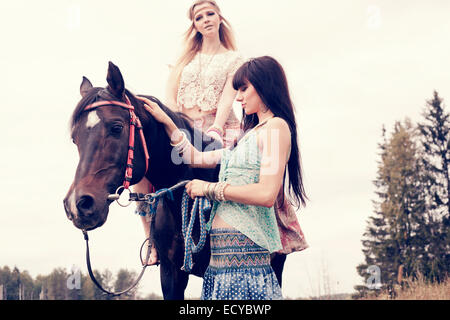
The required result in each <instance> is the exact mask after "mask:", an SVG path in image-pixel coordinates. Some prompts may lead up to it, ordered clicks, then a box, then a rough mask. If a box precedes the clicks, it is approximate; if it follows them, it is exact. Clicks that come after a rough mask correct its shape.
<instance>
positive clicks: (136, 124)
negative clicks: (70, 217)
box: [84, 95, 150, 194]
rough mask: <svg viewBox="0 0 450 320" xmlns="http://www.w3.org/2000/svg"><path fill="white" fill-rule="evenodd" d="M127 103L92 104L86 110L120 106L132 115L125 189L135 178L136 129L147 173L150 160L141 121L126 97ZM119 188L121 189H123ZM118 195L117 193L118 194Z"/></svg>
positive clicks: (113, 101) (110, 101)
mask: <svg viewBox="0 0 450 320" xmlns="http://www.w3.org/2000/svg"><path fill="white" fill-rule="evenodd" d="M125 99H126V103H124V102H120V101H115V100H103V101H98V102H94V103H91V104H90V105H88V106H86V107H85V108H84V111H91V110H94V109H97V108H99V107H103V106H119V107H121V108H124V109H127V110H128V111H129V113H130V135H129V139H128V158H127V166H126V169H125V177H124V181H123V184H122V186H121V187H123V188H124V189H128V188H129V187H130V183H131V179H132V177H133V159H134V142H135V129H137V130H139V134H140V137H141V143H142V148H143V149H144V155H145V173H144V176H145V175H146V174H147V171H148V160H149V159H150V156H149V154H148V150H147V143H146V141H145V137H144V132H143V128H142V124H141V121H140V120H139V118H138V117H137V116H136V114H135V113H134V107H133V105H132V104H131V102H130V99H128V97H127V96H126V95H125ZM121 187H119V188H121ZM116 194H117V192H116Z"/></svg>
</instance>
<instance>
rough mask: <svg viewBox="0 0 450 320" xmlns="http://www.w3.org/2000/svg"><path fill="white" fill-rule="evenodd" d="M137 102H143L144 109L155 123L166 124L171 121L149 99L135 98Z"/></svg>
mask: <svg viewBox="0 0 450 320" xmlns="http://www.w3.org/2000/svg"><path fill="white" fill-rule="evenodd" d="M137 98H138V99H139V100H141V101H142V102H144V108H145V110H147V112H149V113H150V114H151V115H152V117H153V118H155V120H156V121H158V122H161V123H162V124H168V123H170V122H171V121H172V119H170V117H169V116H168V115H167V114H166V113H165V112H164V111H163V110H162V109H161V107H160V106H159V105H158V104H157V103H156V102H153V101H151V100H150V99H147V98H144V97H137Z"/></svg>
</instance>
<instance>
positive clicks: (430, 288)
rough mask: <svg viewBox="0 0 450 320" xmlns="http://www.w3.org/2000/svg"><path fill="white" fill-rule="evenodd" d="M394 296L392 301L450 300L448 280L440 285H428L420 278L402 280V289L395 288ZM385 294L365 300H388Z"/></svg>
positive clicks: (449, 279)
mask: <svg viewBox="0 0 450 320" xmlns="http://www.w3.org/2000/svg"><path fill="white" fill-rule="evenodd" d="M395 292H396V296H395V297H393V299H394V300H450V278H447V279H446V280H445V281H443V282H441V283H430V282H428V281H426V280H425V279H424V278H423V277H422V276H419V277H418V278H417V279H411V278H408V279H405V280H403V289H402V288H401V287H400V286H399V285H396V286H395ZM388 299H390V297H389V294H388V293H387V292H383V293H381V294H379V295H378V296H377V297H367V298H366V299H365V300H388Z"/></svg>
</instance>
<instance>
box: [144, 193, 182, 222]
mask: <svg viewBox="0 0 450 320" xmlns="http://www.w3.org/2000/svg"><path fill="white" fill-rule="evenodd" d="M165 195H167V196H168V198H169V199H170V200H172V201H173V199H174V198H173V193H172V189H171V188H164V189H159V190H158V191H156V192H155V193H151V194H149V195H147V196H148V199H147V200H146V201H145V204H147V205H148V210H146V209H142V210H140V211H136V213H137V214H139V215H140V216H142V217H145V216H146V215H149V216H150V217H151V218H153V217H154V216H155V214H156V209H158V203H159V200H160V199H161V198H162V197H164V196H165Z"/></svg>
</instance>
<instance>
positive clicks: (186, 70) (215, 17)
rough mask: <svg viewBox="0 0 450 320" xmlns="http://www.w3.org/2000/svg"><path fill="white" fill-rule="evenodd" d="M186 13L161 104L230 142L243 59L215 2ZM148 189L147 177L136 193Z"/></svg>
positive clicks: (202, 0) (141, 208)
mask: <svg viewBox="0 0 450 320" xmlns="http://www.w3.org/2000/svg"><path fill="white" fill-rule="evenodd" d="M188 17H189V19H190V21H191V25H190V27H189V29H188V30H187V32H186V34H185V48H184V51H183V53H182V54H181V56H180V58H179V59H178V61H177V63H176V65H175V66H174V67H173V68H172V70H171V73H170V76H169V79H168V82H167V87H166V88H167V90H166V101H165V104H166V105H167V106H168V107H169V108H171V109H172V110H173V111H178V112H182V113H184V114H185V115H187V116H188V117H189V118H191V119H192V125H193V126H194V127H196V128H198V129H199V130H201V131H203V132H204V133H205V134H207V135H209V136H211V137H213V138H215V139H216V140H219V141H222V142H223V145H224V146H225V147H229V146H231V145H232V144H233V143H234V141H235V140H236V139H237V137H238V136H239V134H240V122H239V120H238V119H237V117H236V115H235V114H234V111H233V109H232V105H233V102H234V99H235V97H236V93H237V91H236V90H235V89H234V88H233V84H232V79H233V75H234V73H235V72H236V70H237V69H238V68H239V67H240V66H241V65H242V63H243V62H244V61H243V58H242V57H241V55H240V54H239V53H238V52H237V51H236V43H235V39H234V36H233V31H232V29H231V26H230V24H229V23H228V21H227V20H226V19H225V18H224V17H223V16H222V13H221V10H220V8H219V6H218V5H217V3H216V2H215V1H213V0H197V1H194V3H193V4H192V5H191V6H190V8H189V10H188ZM150 189H151V184H150V182H149V181H148V180H147V179H145V178H144V179H143V180H142V181H141V182H140V183H139V184H137V185H136V186H135V187H134V190H135V192H140V193H148V192H149V190H150ZM136 211H137V212H138V213H139V214H140V215H142V216H144V215H146V213H147V211H148V207H146V205H145V204H139V205H138V206H137V209H136ZM143 224H144V229H145V232H146V235H147V237H149V234H150V227H149V225H150V224H149V221H147V219H146V218H143ZM157 260H158V258H157V253H156V249H152V251H151V255H150V261H149V263H148V264H149V265H153V264H157V262H158V261H157Z"/></svg>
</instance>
